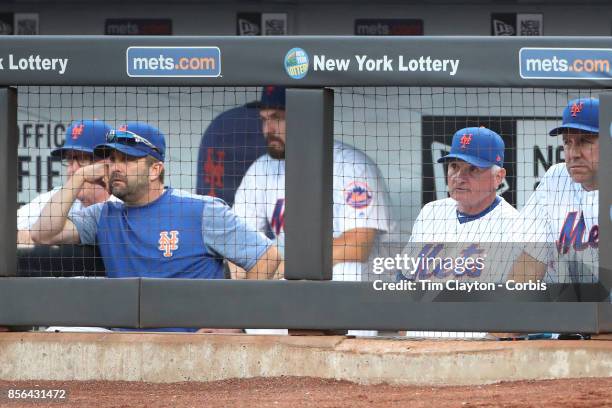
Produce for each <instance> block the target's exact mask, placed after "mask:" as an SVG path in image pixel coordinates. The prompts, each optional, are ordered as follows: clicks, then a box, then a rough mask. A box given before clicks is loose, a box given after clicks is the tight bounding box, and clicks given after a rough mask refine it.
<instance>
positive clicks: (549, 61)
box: [519, 48, 612, 80]
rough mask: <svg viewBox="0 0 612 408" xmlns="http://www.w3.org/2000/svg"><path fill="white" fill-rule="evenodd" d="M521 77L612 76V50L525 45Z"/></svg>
mask: <svg viewBox="0 0 612 408" xmlns="http://www.w3.org/2000/svg"><path fill="white" fill-rule="evenodd" d="M519 62H520V67H521V68H520V69H521V78H524V79H600V80H602V79H603V80H610V79H612V69H611V67H612V49H605V48H521V50H520V52H519Z"/></svg>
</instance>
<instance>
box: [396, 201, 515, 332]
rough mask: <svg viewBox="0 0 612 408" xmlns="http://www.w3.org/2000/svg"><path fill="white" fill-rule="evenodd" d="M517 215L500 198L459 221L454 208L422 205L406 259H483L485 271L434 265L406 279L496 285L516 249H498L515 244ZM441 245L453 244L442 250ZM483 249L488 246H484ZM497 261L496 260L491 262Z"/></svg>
mask: <svg viewBox="0 0 612 408" xmlns="http://www.w3.org/2000/svg"><path fill="white" fill-rule="evenodd" d="M518 216H519V213H518V211H517V210H516V209H515V208H514V207H512V206H511V205H510V204H508V202H506V200H504V199H503V198H502V197H499V196H497V197H496V198H495V201H494V202H493V203H492V205H491V206H489V207H488V208H487V209H485V210H483V211H482V212H481V213H480V214H477V215H474V216H466V215H462V214H461V213H459V212H458V209H457V202H456V201H455V200H454V199H452V198H444V199H442V200H437V201H433V202H430V203H428V204H426V205H425V206H424V207H423V209H422V210H421V212H420V213H419V215H418V216H417V219H416V221H415V223H414V226H413V227H412V234H411V236H410V240H409V244H408V246H407V247H406V250H405V252H407V253H409V255H411V256H413V257H416V256H424V257H432V258H435V257H437V258H443V259H449V257H451V258H452V259H458V258H462V259H467V258H468V257H471V258H477V257H479V256H484V258H482V259H484V260H485V261H484V262H483V265H484V267H483V268H482V269H481V268H473V269H472V270H466V269H465V268H463V267H462V268H457V267H456V265H455V266H454V267H451V268H445V267H442V266H439V265H438V266H437V265H435V264H434V265H429V266H427V265H425V266H423V267H422V268H420V269H418V270H417V271H413V275H412V276H410V275H408V278H409V279H415V280H432V281H445V280H449V279H456V280H462V281H471V280H474V281H483V282H501V281H503V280H504V277H505V276H506V274H507V273H508V272H509V271H510V270H511V266H512V261H513V259H514V258H515V257H516V255H517V251H518V249H519V247H518V245H516V244H514V245H512V244H510V245H500V243H504V242H512V241H513V240H514V239H515V236H514V234H513V233H512V230H513V227H514V225H515V223H516V221H517V219H518ZM443 243H452V245H448V247H444V244H443ZM483 243H491V244H488V245H487V244H484V245H483ZM495 258H499V259H495ZM486 335H487V333H484V332H448V331H407V332H406V336H408V337H434V338H454V339H456V338H463V339H467V338H474V339H480V338H484V337H486Z"/></svg>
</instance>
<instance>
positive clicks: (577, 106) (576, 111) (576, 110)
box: [570, 102, 584, 118]
mask: <svg viewBox="0 0 612 408" xmlns="http://www.w3.org/2000/svg"><path fill="white" fill-rule="evenodd" d="M583 106H584V104H583V103H582V102H580V103H576V102H574V103H573V104H572V107H571V108H570V112H571V113H572V117H574V118H575V117H576V115H577V114H579V113H580V112H582V107H583Z"/></svg>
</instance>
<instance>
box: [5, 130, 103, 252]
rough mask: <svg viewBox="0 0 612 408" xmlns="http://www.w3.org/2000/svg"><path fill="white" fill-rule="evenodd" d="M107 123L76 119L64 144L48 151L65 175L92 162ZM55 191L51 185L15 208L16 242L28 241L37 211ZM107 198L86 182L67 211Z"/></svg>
mask: <svg viewBox="0 0 612 408" xmlns="http://www.w3.org/2000/svg"><path fill="white" fill-rule="evenodd" d="M110 130H111V128H110V126H108V125H107V124H106V123H104V122H103V121H101V120H80V121H75V122H72V123H71V124H70V126H69V127H68V129H67V130H66V137H65V140H64V145H63V146H62V147H60V148H57V149H55V150H53V151H52V152H51V156H52V157H59V158H61V159H62V164H63V165H64V166H65V168H66V176H67V177H72V175H73V174H74V172H75V171H76V170H78V169H79V168H81V167H83V166H87V165H89V164H91V163H93V162H94V159H95V157H94V154H93V151H94V148H95V147H96V146H97V145H99V144H102V143H105V141H106V134H107V133H108V132H109V131H110ZM57 190H59V187H58V188H55V189H53V190H51V191H48V192H46V193H43V194H41V195H39V196H38V197H36V198H34V199H33V200H32V201H30V202H29V203H27V204H25V205H24V206H22V207H21V208H20V209H19V210H18V211H17V230H18V232H17V243H19V244H30V243H32V239H31V237H30V231H29V230H30V229H31V228H32V226H33V225H34V223H36V221H37V220H38V217H39V216H40V213H41V211H42V209H43V208H44V206H45V205H46V204H47V202H48V201H49V199H50V198H51V196H53V194H54V193H55V192H57ZM108 198H109V193H108V191H107V190H106V188H104V187H103V186H102V185H100V184H92V183H86V184H85V186H84V188H83V189H82V190H81V191H80V192H79V194H78V195H77V198H76V200H75V201H74V204H73V206H72V207H71V208H70V213H71V214H72V213H74V212H76V211H79V210H81V208H84V207H88V206H90V205H92V204H95V203H101V202H104V201H106V200H107V199H108Z"/></svg>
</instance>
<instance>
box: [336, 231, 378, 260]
mask: <svg viewBox="0 0 612 408" xmlns="http://www.w3.org/2000/svg"><path fill="white" fill-rule="evenodd" d="M377 232H378V231H377V230H375V229H373V228H355V229H352V230H350V231H346V232H345V233H344V234H342V235H340V236H339V237H337V238H334V241H333V252H332V262H333V264H334V265H336V264H338V263H342V262H366V261H367V260H368V256H369V255H370V251H371V250H372V246H373V245H374V240H375V238H376V234H377Z"/></svg>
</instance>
